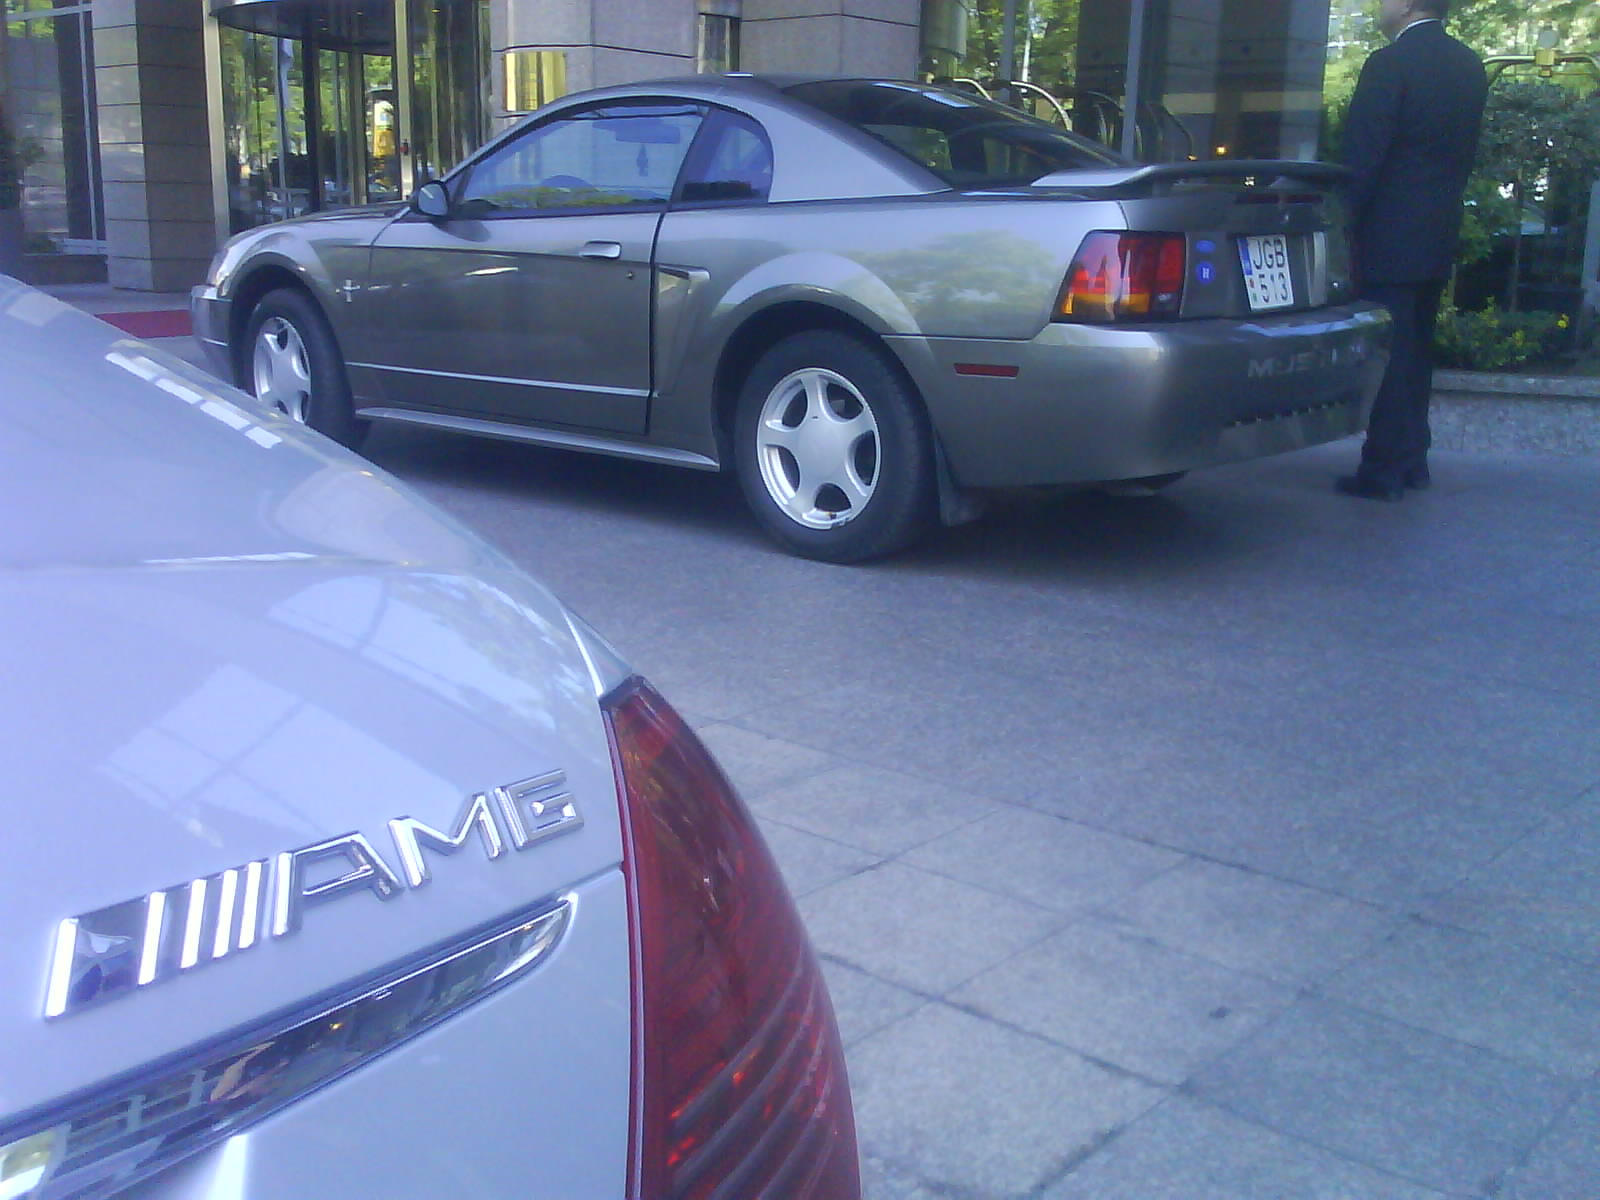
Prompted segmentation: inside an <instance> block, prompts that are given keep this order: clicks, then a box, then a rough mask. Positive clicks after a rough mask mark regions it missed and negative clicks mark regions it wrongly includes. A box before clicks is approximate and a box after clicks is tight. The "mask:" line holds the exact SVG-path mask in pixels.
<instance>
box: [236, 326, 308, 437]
mask: <svg viewBox="0 0 1600 1200" xmlns="http://www.w3.org/2000/svg"><path fill="white" fill-rule="evenodd" d="M250 365H251V371H250V378H251V382H252V383H253V384H254V385H255V393H256V396H257V397H258V398H260V399H262V400H264V401H266V402H267V403H268V404H270V405H272V407H273V408H275V409H277V410H278V411H279V412H281V413H282V414H283V415H284V416H286V417H288V418H289V419H290V420H291V421H299V422H300V423H301V424H302V425H303V424H305V422H306V419H307V415H308V414H309V412H310V409H311V360H310V359H309V358H308V357H307V355H306V344H305V342H304V341H302V340H301V338H300V331H299V330H297V329H296V328H295V327H294V326H293V325H291V324H290V323H289V322H288V321H287V320H285V319H284V318H283V317H276V316H274V317H268V318H267V319H266V320H265V321H263V322H262V323H261V326H260V328H259V329H257V330H256V337H255V350H254V353H253V354H252V355H251V364H250Z"/></svg>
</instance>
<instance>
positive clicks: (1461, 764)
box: [57, 290, 1600, 1200]
mask: <svg viewBox="0 0 1600 1200" xmlns="http://www.w3.org/2000/svg"><path fill="white" fill-rule="evenodd" d="M57 294H61V291H60V290H58V291H57ZM151 306H152V308H155V309H157V310H159V305H156V304H155V303H154V302H152V304H151ZM106 311H109V310H106ZM367 453H368V454H369V456H370V457H371V458H372V459H373V460H374V461H375V462H377V463H379V464H380V465H382V466H384V467H386V468H388V469H390V470H392V471H394V472H396V473H397V474H399V475H401V476H402V477H404V478H406V479H408V480H410V481H411V482H412V483H414V484H415V485H416V486H418V487H419V488H420V489H422V490H423V491H424V492H426V493H427V494H429V495H430V496H431V497H433V498H434V499H436V500H437V501H438V502H439V503H441V504H443V505H444V506H446V507H447V508H449V509H451V510H452V511H454V512H455V513H456V514H457V515H458V516H459V517H460V518H461V519H463V520H464V521H466V522H467V523H468V524H469V525H472V526H473V527H475V528H477V529H478V530H479V531H480V532H482V533H483V534H484V535H485V536H487V537H489V538H490V539H491V540H493V541H494V542H496V543H497V544H498V545H500V546H501V547H502V548H503V549H504V550H505V551H506V552H507V553H509V554H510V555H511V556H512V557H513V558H515V559H516V560H517V561H519V562H520V563H522V564H523V565H525V566H527V567H528V568H529V569H531V570H533V571H535V572H536V573H537V574H538V575H539V576H540V577H541V578H543V579H544V580H545V581H546V582H548V583H549V584H550V585H551V587H553V588H554V589H555V590H556V591H557V592H558V593H559V594H560V595H562V596H563V597H564V598H565V599H566V600H567V601H568V602H569V603H571V604H573V605H574V607H575V608H576V609H577V610H578V611H579V612H581V613H583V614H584V615H585V616H586V617H588V618H589V619H591V620H592V621H593V622H594V623H595V624H596V625H597V626H598V627H599V628H601V629H603V630H605V631H606V632H607V634H608V635H609V636H611V637H612V638H614V639H615V640H616V641H617V643H618V645H619V646H620V647H621V648H622V650H623V651H624V652H625V653H626V654H628V655H629V656H630V658H631V660H632V661H633V662H634V664H635V665H636V666H637V667H638V668H639V669H640V670H642V671H644V672H645V673H647V674H648V675H650V676H651V677H652V678H653V679H654V680H655V681H656V682H657V683H658V684H660V685H661V687H662V689H663V690H664V691H665V692H666V694H667V695H668V696H669V697H672V698H673V700H674V702H675V703H677V704H678V705H680V706H681V707H682V708H683V710H684V712H685V714H686V715H687V716H688V717H689V718H690V719H691V720H692V721H693V723H694V724H695V725H696V726H697V727H698V728H699V729H700V730H701V731H702V733H703V734H704V736H705V737H706V739H707V740H708V742H709V743H710V744H711V745H712V747H713V748H714V749H715V751H716V752H717V753H718V755H719V757H720V758H721V759H722V761H723V762H724V764H725V765H726V766H727V768H728V770H729V772H730V774H731V775H732V777H733V778H734V780H735V782H736V783H738V784H739V786H740V787H741V789H742V790H743V792H744V794H745V796H746V798H747V799H748V801H749V802H750V804H751V806H752V808H753V809H754V810H755V811H756V812H757V814H758V816H759V818H760V819H761V821H762V824H763V827H764V828H765V829H766V831H767V834H768V836H769V838H770V840H771V843H772V846H773V848H774V851H775V853H776V854H777V856H778V858H779V860H780V862H781V863H782V865H783V868H784V870H785V873H786V875H787V877H788V879H789V881H790V884H791V887H792V889H793V891H794V892H795V894H796V895H797V896H798V898H799V903H800V906H801V909H802V911H803V913H804V915H805V917H806V920H807V922H808V924H809V927H810V930H811V933H812V936H813V938H814V940H815V942H816V944H817V946H818V948H819V950H820V952H821V953H822V955H823V957H824V960H825V967H826V970H827V972H828V977H829V981H830V985H831V988H832V992H833V996H834V1000H835V1004H836V1007H837V1009H838V1013H839V1017H840V1022H841V1027H842V1029H843V1032H844V1035H845V1037H846V1040H847V1043H848V1047H847V1052H848V1056H849V1065H850V1070H851V1077H852V1083H853V1087H854V1094H855V1099H856V1105H857V1114H858V1127H859V1131H860V1136H861V1144H862V1151H863V1164H864V1173H865V1179H866V1183H867V1197H868V1200H1013V1198H1021V1197H1028V1198H1030V1200H1167V1198H1170V1200H1235V1198H1238V1200H1269V1198H1270V1200H1367V1198H1372V1200H1438V1198H1440V1197H1461V1198H1467V1197H1473V1198H1477V1197H1484V1198H1487V1197H1495V1198H1497V1200H1595V1198H1596V1197H1597V1196H1600V534H1597V522H1596V500H1597V497H1600V459H1596V458H1592V457H1588V458H1585V457H1574V458H1565V459H1554V458H1537V457H1529V456H1516V455H1492V454H1465V453H1452V452H1443V453H1440V454H1437V455H1436V456H1435V462H1434V474H1435V479H1436V481H1437V482H1436V485H1435V487H1434V489H1433V490H1432V491H1431V492H1427V493H1422V494H1416V495H1412V496H1408V497H1407V499H1406V500H1405V501H1404V502H1403V503H1401V504H1398V505H1378V504H1370V503H1366V502H1361V501H1353V500H1348V499H1344V498H1341V497H1338V496H1335V495H1333V494H1332V493H1331V491H1330V489H1329V483H1330V482H1331V479H1332V477H1333V475H1335V474H1337V473H1338V472H1339V471H1341V470H1344V469H1347V468H1348V465H1349V463H1350V462H1351V461H1352V460H1353V454H1354V447H1353V444H1349V443H1347V444H1344V445H1339V446H1333V447H1325V448H1321V449H1318V450H1313V451H1306V452H1302V453H1300V454H1294V455H1287V456H1283V457H1280V458H1276V459H1270V460H1266V461H1263V462H1259V463H1252V464H1245V465H1242V466H1238V467H1231V468H1224V469H1219V470H1215V471H1208V472H1201V473H1198V474H1196V475H1195V476H1193V477H1191V478H1190V479H1187V480H1185V481H1184V482H1182V483H1181V484H1179V485H1177V486H1176V487H1175V488H1173V489H1172V490H1171V491H1170V492H1168V493H1164V494H1163V495H1162V496H1159V497H1155V498H1150V499H1144V500H1119V501H1112V500H1109V499H1105V498H1099V497H1078V498H1074V499H1071V500H1067V501H1057V502H1053V503H1050V504H1042V505H1034V504H1027V505H1022V504H1019V505H1018V506H1016V507H1014V508H1012V509H1009V510H1007V511H1003V512H999V513H996V514H993V515H991V516H990V517H989V518H987V519H985V520H984V521H981V522H979V523H977V524H974V525H970V526H966V527H963V528H961V529H957V530H953V531H949V532H948V533H946V534H945V535H943V536H942V537H940V538H938V539H935V540H934V541H933V542H931V543H930V544H929V545H927V546H925V547H923V548H921V549H919V550H917V551H915V552H913V553H911V554H908V555H905V556H903V557H901V558H899V559H896V560H895V561H893V562H891V563H887V564H881V565H877V566H872V567H861V568H836V567H829V566H825V565H822V564H818V563H809V562H803V561H800V560H797V559H793V558H789V557H786V556H784V555H782V554H780V553H778V552H776V551H774V550H773V549H772V548H771V547H770V546H768V545H767V544H766V543H765V542H764V541H763V540H762V539H761V538H760V536H759V535H758V534H757V533H756V531H755V530H754V529H753V528H752V526H751V523H750V521H749V520H748V518H747V517H746V516H745V515H744V514H743V512H742V510H741V508H740V505H739V502H738V498H737V489H736V488H734V487H732V486H731V485H730V483H729V481H727V480H725V479H720V478H717V477H714V476H707V475H702V474H699V473H695V472H682V471H672V470H668V469H665V468H657V467H652V466H647V465H642V464H636V463H625V462H620V461H616V460H609V459H600V458H594V457H583V456H577V455H570V454H563V453H560V452H555V451H545V450H538V449H531V448H528V447H522V446H514V445H507V444H501V443H490V442H475V441H470V440H467V439H462V438H453V437H447V436H439V435H430V434H427V433H425V432H413V431H409V430H404V429H380V430H378V431H377V432H376V433H375V434H374V436H373V437H372V438H371V439H370V440H369V443H368V445H367Z"/></svg>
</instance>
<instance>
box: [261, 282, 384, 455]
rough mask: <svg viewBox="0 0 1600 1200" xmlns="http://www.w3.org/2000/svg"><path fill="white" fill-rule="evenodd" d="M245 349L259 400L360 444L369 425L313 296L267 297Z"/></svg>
mask: <svg viewBox="0 0 1600 1200" xmlns="http://www.w3.org/2000/svg"><path fill="white" fill-rule="evenodd" d="M244 349H245V353H246V355H247V356H248V357H247V358H246V359H245V362H244V364H243V365H244V369H245V379H246V381H247V383H248V385H249V387H250V389H251V390H252V391H253V392H254V393H255V394H256V396H257V397H258V398H259V399H261V400H263V401H265V402H266V403H267V404H270V405H271V406H272V407H273V408H276V409H277V410H278V411H279V412H281V413H282V414H283V415H284V416H286V417H288V418H289V419H290V420H291V421H299V422H300V423H301V424H303V425H309V426H310V427H311V428H312V429H315V430H316V431H317V432H318V433H323V434H326V435H327V436H328V437H331V438H332V439H333V440H334V441H336V442H342V443H343V444H344V445H346V446H350V447H355V446H357V445H359V444H360V442H361V439H362V438H363V437H364V436H365V435H366V432H367V422H365V421H360V420H357V419H356V416H355V411H354V408H353V406H352V404H351V400H350V385H349V382H348V381H347V380H346V378H345V373H344V361H343V359H342V358H341V357H340V355H339V346H338V343H337V342H336V341H335V340H334V337H333V330H332V329H330V328H329V327H328V321H327V318H326V317H324V316H323V315H322V311H321V309H319V308H318V307H317V304H316V301H314V300H313V299H312V298H311V297H310V296H308V295H306V293H304V292H302V291H299V290H298V289H296V288H279V289H278V290H276V291H273V292H268V293H267V294H266V295H265V296H263V297H262V298H261V303H259V304H257V305H256V307H255V311H253V312H252V313H251V314H250V321H249V323H248V325H247V326H246V327H245V341H244Z"/></svg>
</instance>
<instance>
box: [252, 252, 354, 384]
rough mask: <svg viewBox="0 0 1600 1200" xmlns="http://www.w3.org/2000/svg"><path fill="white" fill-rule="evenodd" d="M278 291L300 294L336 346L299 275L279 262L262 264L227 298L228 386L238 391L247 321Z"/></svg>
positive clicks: (320, 308)
mask: <svg viewBox="0 0 1600 1200" xmlns="http://www.w3.org/2000/svg"><path fill="white" fill-rule="evenodd" d="M280 288H292V289H294V290H295V291H298V292H303V293H304V294H305V296H306V297H307V298H308V299H309V300H310V301H311V302H312V303H313V304H315V305H316V307H317V311H318V312H319V313H321V314H322V319H323V321H324V322H326V323H327V326H328V331H329V333H331V334H333V337H334V342H335V344H336V345H337V343H338V333H337V331H335V330H334V328H333V322H332V321H331V320H330V319H329V317H328V312H327V309H326V308H325V307H324V306H323V304H322V301H321V300H319V299H318V298H317V294H316V292H315V290H314V289H312V288H310V287H308V286H306V282H305V280H304V279H302V278H301V277H300V275H299V273H298V272H297V271H295V270H294V268H292V267H290V266H288V265H286V264H284V263H281V262H264V263H261V264H259V265H257V266H255V267H253V268H251V269H250V271H249V272H248V273H247V274H245V275H244V276H243V277H242V278H241V279H240V280H239V282H238V283H237V284H236V285H235V287H234V290H233V295H232V296H231V297H230V299H231V300H232V303H231V304H230V305H229V308H228V362H229V364H230V365H231V367H232V369H233V379H232V381H231V382H233V383H235V384H237V385H238V386H240V387H244V386H245V384H246V376H245V369H246V366H247V361H246V356H247V354H248V352H249V347H247V346H246V345H245V344H244V335H245V330H246V329H248V328H249V327H250V318H251V316H252V315H254V313H255V311H256V306H257V305H258V304H260V303H261V300H262V298H263V297H264V296H266V295H267V294H268V293H270V292H275V291H277V290H278V289H280ZM246 390H248V389H246Z"/></svg>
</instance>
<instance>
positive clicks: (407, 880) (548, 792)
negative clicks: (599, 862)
mask: <svg viewBox="0 0 1600 1200" xmlns="http://www.w3.org/2000/svg"><path fill="white" fill-rule="evenodd" d="M566 782H567V777H566V775H565V774H564V773H563V772H561V771H550V772H547V773H546V774H544V775H539V776H537V777H535V778H533V779H524V780H520V781H519V782H517V783H508V784H506V785H505V786H503V787H497V788H495V789H493V790H492V791H489V792H480V793H478V794H477V795H475V796H472V797H470V798H469V799H468V800H467V802H466V803H465V804H463V805H462V806H461V811H460V812H459V813H457V814H456V820H455V825H454V827H453V828H452V829H451V830H450V832H448V833H444V832H441V831H440V830H437V829H434V828H433V827H432V826H430V825H425V824H423V822H421V821H419V820H417V819H416V818H415V817H396V818H395V819H394V820H392V821H390V822H389V836H390V838H391V839H392V840H393V842H394V847H395V854H396V857H397V858H398V859H399V861H400V870H399V871H398V872H396V871H395V870H394V868H392V867H391V866H390V865H389V864H388V863H387V862H386V861H384V858H383V856H382V855H381V854H379V853H378V850H377V848H376V847H375V846H373V844H372V843H371V842H370V841H368V840H367V838H366V836H365V835H364V834H361V833H346V834H343V835H341V836H339V837H335V838H329V839H327V840H326V841H321V842H314V843H312V844H311V845H309V846H301V847H299V848H298V849H295V850H286V851H284V852H283V853H281V854H278V855H275V856H273V857H272V858H270V859H266V858H263V859H257V860H256V861H254V862H248V863H244V864H243V865H241V866H237V867H229V868H228V869H227V870H225V871H220V872H218V873H217V874H215V875H206V876H204V877H202V878H200V879H191V880H189V881H188V882H187V883H179V884H174V885H173V886H171V887H166V888H162V889H161V890H160V891H156V892H151V893H149V894H148V895H144V896H135V897H134V898H133V899H131V900H124V901H122V902H121V903H119V904H112V905H109V906H108V907H106V908H100V909H96V910H95V911H94V912H89V913H83V914H82V915H80V916H76V917H68V918H67V919H66V920H64V921H62V922H61V923H60V925H58V926H57V927H56V936H55V949H54V953H53V955H52V958H51V961H50V974H49V980H48V983H47V986H46V992H45V1005H44V1015H45V1016H46V1017H59V1016H61V1015H63V1014H65V1013H72V1012H77V1011H78V1010H79V1009H82V1008H86V1007H87V1006H89V1005H91V1004H95V1003H98V1002H99V1001H101V1000H107V999H111V998H113V997H115V996H119V995H126V994H127V993H129V992H131V991H133V990H134V989H136V988H141V987H144V986H146V985H147V984H151V983H159V982H161V981H162V980H165V979H171V978H174V977H175V976H177V975H179V974H182V973H183V972H185V971H189V970H192V969H194V968H196V967H202V966H205V965H206V964H207V963H211V962H216V961H217V960H219V959H222V958H226V957H228V956H229V955H231V954H238V953H242V952H243V951H246V950H249V949H250V948H251V947H252V946H254V945H256V944H257V942H259V941H262V940H264V939H267V938H281V937H287V936H288V935H289V934H291V933H294V932H295V931H296V930H297V929H299V928H300V922H301V918H302V915H303V914H304V912H305V910H306V909H307V908H310V907H312V906H314V905H317V904H322V903H324V902H325V901H328V900H334V899H337V898H338V897H340V896H347V895H350V894H352V893H354V892H360V891H366V892H370V893H371V894H372V895H374V896H376V897H377V898H378V899H380V900H390V899H393V898H394V897H395V896H397V895H399V894H400V893H401V892H402V891H405V890H409V889H415V888H420V887H423V886H425V885H426V884H427V883H428V880H429V878H430V873H429V870H428V862H427V860H426V859H425V858H424V857H423V854H422V852H423V850H424V849H425V848H426V849H429V850H434V851H437V852H438V853H440V854H454V853H455V852H456V851H457V850H460V849H461V848H462V847H463V846H465V845H466V844H467V842H468V840H469V839H470V838H471V836H472V832H473V830H474V829H476V830H477V832H478V841H479V844H480V845H481V846H482V848H483V853H484V856H485V857H486V858H489V859H497V858H499V857H500V856H501V855H503V854H505V852H506V849H507V846H508V845H509V847H510V848H511V849H512V850H526V849H528V847H530V846H536V845H538V844H539V843H540V842H544V841H547V840H549V839H550V838H553V837H556V836H557V835H559V834H563V833H571V832H572V831H574V830H576V829H579V828H581V827H582V825H583V817H582V815H581V814H580V813H579V812H578V807H577V803H576V801H574V800H573V798H572V794H571V793H570V792H568V791H567V790H566ZM328 864H333V866H332V869H331V870H330V869H329V866H328ZM319 868H320V869H319Z"/></svg>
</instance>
